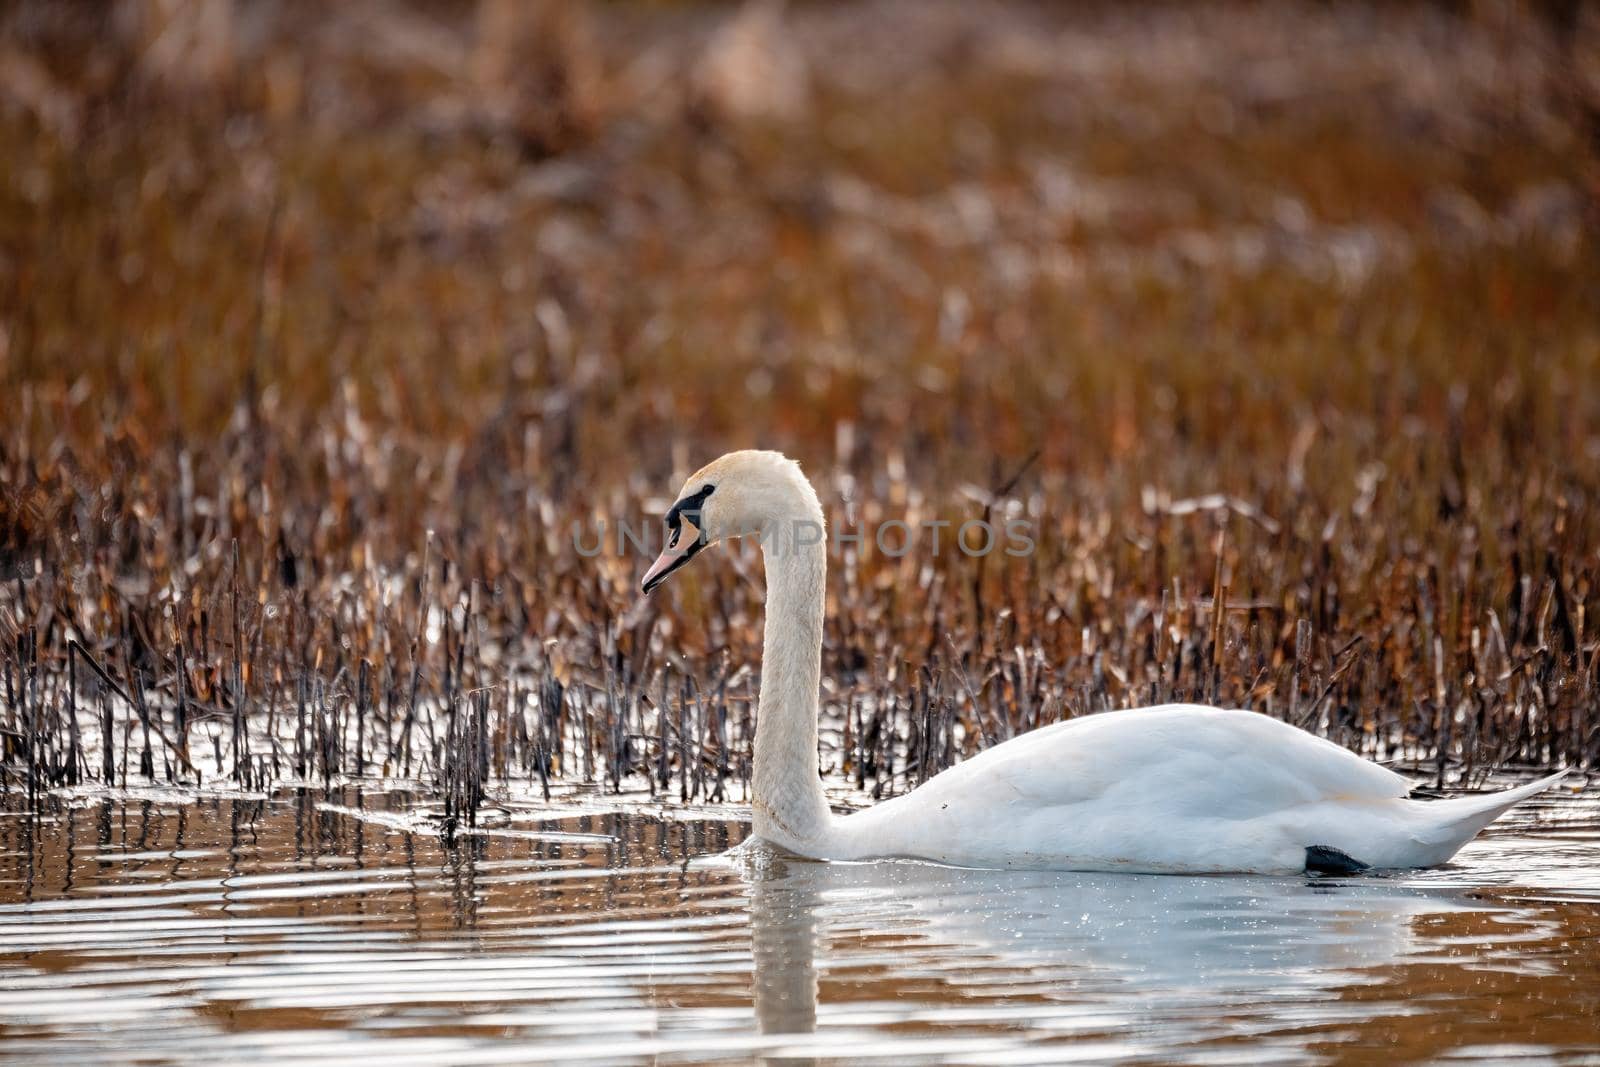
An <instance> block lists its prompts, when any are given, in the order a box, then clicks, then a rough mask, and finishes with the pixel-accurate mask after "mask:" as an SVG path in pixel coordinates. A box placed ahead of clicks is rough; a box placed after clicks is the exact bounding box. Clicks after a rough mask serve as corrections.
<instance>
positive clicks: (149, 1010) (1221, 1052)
mask: <svg viewBox="0 0 1600 1067" xmlns="http://www.w3.org/2000/svg"><path fill="white" fill-rule="evenodd" d="M742 815H743V812H741V811H740V810H739V809H734V808H726V809H715V808H691V809H684V808H678V807H675V806H672V805H656V804H652V803H650V802H648V801H613V800H608V799H607V798H604V797H601V796H598V795H595V796H588V797H583V796H579V797H576V798H573V799H571V800H569V801H568V802H566V803H564V804H561V805H551V806H540V805H532V804H530V805H527V806H524V807H520V808H518V807H512V808H509V809H508V810H502V811H500V812H498V814H497V818H496V819H495V820H494V825H493V826H492V827H491V828H490V829H489V830H488V832H487V833H482V834H479V835H474V836H465V837H460V838H458V839H457V842H456V843H455V844H454V845H453V846H450V847H446V846H445V845H444V844H443V843H442V842H441V840H440V838H439V837H438V835H437V834H435V833H433V832H431V830H430V826H431V823H430V820H429V818H428V813H427V811H426V809H425V808H424V807H422V806H420V805H418V804H416V803H413V802H411V801H410V800H409V799H408V798H407V797H406V796H404V795H402V794H396V793H382V792H374V793H368V794H367V795H365V796H364V797H358V796H355V795H354V794H347V795H343V796H338V797H334V798H327V797H323V796H321V795H320V794H313V793H309V792H303V793H299V794H296V793H287V794H282V795H275V796H272V797H266V798H262V797H244V796H238V797H234V796H224V795H212V796H199V797H196V796H194V795H183V794H178V793H163V792H159V791H152V792H149V793H137V792H135V793H120V794H117V795H112V796H106V795H99V796H96V795H79V796H74V797H65V798H62V797H57V798H52V799H50V800H49V801H48V802H45V803H42V804H41V805H40V808H39V810H37V811H28V810H26V809H25V808H24V806H23V805H22V803H21V802H20V801H19V800H18V799H17V798H15V797H11V798H8V799H7V800H5V801H4V806H3V807H0V1058H4V1059H7V1060H9V1061H16V1062H37V1063H50V1064H60V1063H82V1062H118V1063H144V1064H156V1063H219V1062H227V1063H236V1064H244V1063H254V1062H258V1061H265V1060H279V1059H285V1058H291V1057H292V1058H293V1060H294V1061H295V1062H296V1063H300V1064H306V1063H316V1062H328V1063H341V1064H343V1063H361V1062H375V1063H382V1064H384V1065H385V1067H399V1065H402V1064H409V1063H430V1064H431V1063H451V1064H475V1063H508V1062H526V1061H530V1060H559V1061H562V1062H579V1061H592V1062H602V1063H613V1062H621V1063H632V1062H651V1063H655V1062H666V1063H675V1062H701V1061H708V1060H709V1061H729V1062H749V1061H753V1060H763V1059H769V1060H784V1061H786V1062H794V1061H796V1060H814V1061H823V1062H828V1061H837V1062H852V1063H853V1062H861V1061H863V1060H871V1059H874V1058H876V1059H879V1060H881V1061H883V1062H895V1063H901V1062H959V1063H1060V1062H1067V1061H1086V1062H1095V1063H1101V1062H1119V1061H1130V1062H1160V1063H1233V1062H1252V1063H1257V1062H1283V1063H1295V1062H1304V1063H1364V1062H1372V1061H1374V1060H1379V1059H1381V1060H1383V1061H1384V1062H1387V1063H1421V1062H1438V1061H1449V1062H1454V1061H1458V1060H1480V1061H1485V1062H1495V1063H1503V1062H1508V1061H1517V1062H1524V1061H1525V1062H1583V1063H1593V1062H1600V790H1597V789H1596V788H1595V787H1594V786H1590V787H1588V788H1587V789H1586V790H1583V791H1574V790H1567V791H1564V792H1562V793H1561V794H1559V795H1552V796H1549V797H1546V798H1542V799H1541V800H1539V801H1538V802H1536V803H1533V804H1530V805H1528V806H1526V807H1524V808H1523V809H1521V810H1520V811H1519V812H1517V813H1515V814H1514V815H1513V816H1512V817H1510V818H1508V819H1507V820H1505V821H1503V822H1501V823H1499V824H1497V825H1496V826H1495V827H1494V828H1493V829H1492V830H1491V832H1490V833H1488V834H1486V835H1485V836H1483V837H1481V838H1480V839H1479V840H1477V841H1475V842H1473V843H1472V844H1471V845H1470V846H1468V848H1467V849H1466V850H1465V851H1463V852H1462V853H1461V854H1460V855H1459V856H1458V857H1457V860H1456V862H1455V863H1454V864H1453V865H1452V866H1450V867H1448V868H1444V869H1441V870H1436V871H1427V872H1418V873H1414V874H1406V875H1403V876H1390V877H1360V878H1348V879H1314V878H1258V877H1227V878H1183V877H1154V876H1134V875H1107V874H1075V873H1069V872H1040V871H968V870H955V869H951V868H945V867H939V866H935V865H929V864H920V863H911V862H881V863H861V864H823V863H812V862H805V861H799V860H794V859H788V858H782V857H778V856H774V855H771V854H770V853H766V852H764V851H760V850H753V849H749V848H745V849H737V850H735V851H734V852H732V853H731V854H730V853H729V850H730V848H732V847H733V846H736V845H738V844H739V842H740V841H741V839H742V838H743V837H744V836H745V835H746V833H747V832H748V824H747V823H746V822H744V821H743V820H742V818H741V816H742Z"/></svg>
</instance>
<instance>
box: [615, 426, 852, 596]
mask: <svg viewBox="0 0 1600 1067" xmlns="http://www.w3.org/2000/svg"><path fill="white" fill-rule="evenodd" d="M665 521H666V547H665V548H664V549H662V551H661V555H660V556H658V557H657V558H656V561H655V562H654V563H652V564H651V565H650V569H649V570H648V571H646V572H645V575H644V579H643V580H642V581H641V583H640V587H641V588H642V589H643V590H644V591H645V592H646V593H649V592H652V591H653V590H654V589H655V588H656V587H657V586H659V585H660V584H661V583H662V582H664V581H666V580H667V577H668V575H670V574H672V573H673V572H674V571H676V570H678V569H679V568H680V567H682V566H684V565H685V564H686V563H688V562H689V561H690V560H691V559H693V558H694V557H695V556H696V555H697V554H699V553H700V551H701V550H703V549H705V548H707V547H708V546H710V545H714V544H716V543H717V542H718V541H722V540H724V539H726V538H729V537H744V536H748V535H751V534H754V535H758V536H762V537H765V536H766V535H767V534H768V533H769V532H772V531H774V530H776V529H778V528H779V527H780V526H782V525H784V524H789V523H805V522H815V524H816V531H817V536H818V538H819V539H820V536H821V529H822V527H821V523H822V506H821V505H820V504H819V503H818V502H817V494H816V492H815V491H814V490H813V489H812V488H811V483H810V482H809V481H807V480H806V476H805V475H804V474H803V473H801V471H800V464H798V463H796V462H795V461H794V460H792V459H790V458H789V457H788V456H785V455H784V454H783V453H781V452H763V451H757V450H754V449H746V450H743V451H739V452H729V453H728V454H727V455H725V456H722V457H720V458H719V459H716V460H713V461H712V462H710V463H708V464H706V465H705V466H704V467H701V468H700V469H699V470H697V471H695V472H694V474H692V475H690V476H689V480H688V481H686V482H684V483H683V488H682V489H681V490H679V492H678V496H677V499H676V501H675V502H674V503H673V505H672V507H671V508H669V509H668V510H667V515H666V520H665Z"/></svg>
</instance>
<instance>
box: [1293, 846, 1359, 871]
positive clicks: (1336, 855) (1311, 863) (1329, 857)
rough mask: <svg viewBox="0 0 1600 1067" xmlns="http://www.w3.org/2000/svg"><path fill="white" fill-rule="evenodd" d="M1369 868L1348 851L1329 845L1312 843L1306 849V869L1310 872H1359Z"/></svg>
mask: <svg viewBox="0 0 1600 1067" xmlns="http://www.w3.org/2000/svg"><path fill="white" fill-rule="evenodd" d="M1371 869H1372V868H1371V867H1369V866H1368V865H1367V864H1365V863H1362V862H1361V861H1360V860H1358V859H1356V858H1355V857H1354V856H1352V855H1350V854H1349V853H1348V852H1341V851H1339V850H1338V849H1336V848H1334V847H1332V846H1331V845H1312V846H1310V847H1309V848H1307V849H1306V870H1307V871H1308V872H1310V873H1311V874H1360V873H1361V872H1362V871H1370V870H1371Z"/></svg>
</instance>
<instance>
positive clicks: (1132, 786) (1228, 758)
mask: <svg viewBox="0 0 1600 1067" xmlns="http://www.w3.org/2000/svg"><path fill="white" fill-rule="evenodd" d="M946 778H948V779H950V780H949V781H948V782H944V781H942V779H946ZM930 787H938V788H937V789H936V790H935V791H936V792H938V793H946V792H947V791H948V793H949V794H950V796H951V797H955V796H963V797H966V798H968V799H969V802H970V801H977V802H980V803H986V804H992V803H995V802H1000V803H1004V804H1008V806H1009V805H1010V804H1021V805H1024V806H1027V807H1031V808H1035V809H1037V808H1046V807H1048V808H1070V807H1074V806H1078V805H1083V804H1106V805H1111V806H1113V807H1121V806H1122V804H1124V803H1125V804H1127V805H1129V806H1132V807H1136V808H1138V809H1140V810H1142V811H1144V812H1145V813H1147V814H1157V815H1159V814H1163V813H1169V812H1170V813H1171V814H1174V815H1184V816H1194V815H1205V816H1208V817H1213V818H1224V819H1249V818H1255V817H1256V816H1259V815H1264V814H1271V813H1275V812H1281V811H1283V810H1284V809H1285V808H1290V807H1297V806H1299V805H1302V804H1316V803H1323V802H1327V801H1337V802H1343V803H1350V802H1356V803H1358V802H1362V801H1373V800H1387V799H1393V798H1396V797H1403V796H1405V795H1406V793H1407V792H1409V790H1410V788H1411V786H1410V783H1409V782H1408V781H1407V780H1406V779H1405V778H1403V777H1402V776H1400V775H1398V774H1396V773H1394V772H1393V771H1390V770H1387V769H1386V768H1383V767H1380V766H1378V765H1377V764H1375V763H1372V762H1370V761H1368V760H1365V759H1362V758H1361V757H1360V756H1357V755H1356V754H1355V753H1353V752H1350V751H1348V750H1347V749H1344V748H1341V747H1340V746H1338V745H1336V744H1334V743H1332V742H1331V741H1327V740H1324V739H1323V738H1319V737H1315V736H1313V735H1311V734H1309V733H1306V732H1305V731H1304V730H1300V729H1297V728H1296V727H1293V726H1290V725H1288V724H1287V723H1283V722H1280V721H1278V720H1277V719H1272V718H1269V717H1267V716H1265V715H1262V714H1260V713H1257V712H1252V711H1240V710H1230V709H1221V708H1208V707H1201V706H1198V705H1190V704H1169V705H1162V706H1159V707H1153V708H1138V709H1133V710H1129V711H1115V712H1104V713H1101V714H1096V715H1087V716H1083V717H1081V718H1078V719H1072V720H1069V721H1067V722H1064V723H1059V724H1057V725H1055V726H1050V727H1046V728H1044V729H1041V730H1035V731H1033V732H1031V733H1028V734H1023V735H1021V736H1020V737H1016V738H1014V739H1012V740H1010V741H1008V742H1006V743H1005V744H1002V745H998V746H996V747H995V748H993V749H990V750H988V751H987V752H984V753H981V754H980V755H978V756H976V757H974V758H973V759H971V760H968V761H967V762H965V763H963V764H960V765H958V766H956V767H954V768H952V769H951V770H950V771H947V772H945V774H942V775H940V776H938V777H937V778H934V779H933V780H932V781H930V782H929V783H928V785H927V786H924V787H923V788H924V789H928V788H930ZM920 791H921V790H919V792H920ZM913 795H915V794H913ZM930 799H932V798H931V797H930ZM1152 807H1154V808H1156V809H1158V810H1157V811H1154V812H1152V811H1151V810H1150V809H1151V808H1152Z"/></svg>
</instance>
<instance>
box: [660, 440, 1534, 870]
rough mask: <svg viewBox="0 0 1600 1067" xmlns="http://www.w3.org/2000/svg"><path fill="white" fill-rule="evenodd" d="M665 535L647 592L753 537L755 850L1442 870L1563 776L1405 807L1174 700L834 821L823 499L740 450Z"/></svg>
mask: <svg viewBox="0 0 1600 1067" xmlns="http://www.w3.org/2000/svg"><path fill="white" fill-rule="evenodd" d="M666 524H667V531H668V533H667V545H666V548H665V549H664V550H663V551H662V553H661V556H660V557H659V558H658V559H657V560H656V561H655V563H654V564H652V565H651V567H650V569H649V571H648V572H646V574H645V576H644V579H643V588H644V591H645V592H646V593H649V592H650V591H651V590H653V589H655V588H656V587H657V586H659V585H660V584H661V582H662V581H664V580H665V579H666V577H667V576H668V575H670V574H671V573H672V572H673V571H675V570H677V569H678V568H679V567H681V566H683V565H684V564H685V563H687V562H688V561H689V560H690V559H691V558H693V557H694V556H695V554H697V553H698V552H699V551H700V550H701V549H702V548H704V547H705V546H707V545H709V544H714V543H716V542H717V541H720V540H722V539H723V538H728V537H739V536H745V535H758V536H760V538H761V544H762V548H763V554H764V556H765V563H766V573H767V605H766V607H767V618H766V631H765V635H764V639H763V646H762V664H761V668H762V669H761V697H760V705H759V707H758V709H757V713H756V739H755V766H754V769H753V776H752V777H753V781H752V798H751V806H752V816H753V820H754V824H755V826H754V829H755V834H756V836H758V837H760V838H762V839H765V840H766V841H768V842H771V843H772V844H775V845H777V846H780V847H781V848H784V849H787V850H789V851H791V852H795V853H798V854H800V855H802V856H808V857H812V858H815V859H840V860H859V859H873V858H885V857H906V858H916V859H925V860H934V861H937V862H942V863H948V864H954V865H957V866H964V867H1058V868H1066V869H1073V870H1123V871H1142V872H1151V873H1159V872H1171V873H1189V874H1199V873H1220V872H1257V873H1290V872H1297V871H1303V870H1308V869H1309V870H1314V871H1325V872H1336V873H1348V872H1352V871H1358V870H1362V869H1365V868H1368V867H1375V868H1381V867H1430V866H1433V865H1435V864H1439V863H1443V862H1445V861H1446V860H1448V859H1449V858H1450V857H1451V856H1453V855H1454V854H1455V853H1456V850H1457V849H1459V848H1461V846H1462V845H1464V844H1466V843H1467V842H1468V841H1470V840H1471V839H1472V838H1473V836H1474V835H1476V834H1477V832H1478V831H1479V830H1481V829H1483V827H1485V826H1486V825H1488V824H1489V822H1490V821H1492V820H1493V819H1494V818H1495V817H1496V816H1497V815H1499V814H1500V813H1502V812H1504V811H1505V810H1506V809H1507V808H1510V807H1511V806H1512V805H1513V804H1516V803H1517V802H1518V801H1521V800H1524V799H1526V798H1528V797H1530V796H1533V795H1534V794H1535V793H1538V792H1540V791H1541V790H1543V789H1545V788H1547V787H1549V786H1550V785H1552V784H1554V783H1555V782H1556V781H1557V780H1559V779H1560V778H1561V777H1562V775H1560V774H1555V775H1552V776H1550V777H1548V778H1544V779H1541V780H1540V781H1537V782H1533V783H1531V784H1529V785H1525V786H1522V787H1520V788H1517V789H1508V790H1506V791H1504V792H1501V793H1495V794H1492V795H1489V796H1473V797H1462V798H1458V799H1452V800H1434V801H1416V800H1410V799H1407V793H1408V792H1409V791H1410V784H1409V783H1408V782H1407V781H1406V780H1405V779H1404V778H1402V777H1401V776H1400V775H1398V774H1396V773H1394V772H1393V771H1390V770H1387V769H1385V768H1383V767H1380V766H1378V765H1377V764H1375V763H1372V762H1369V761H1367V760H1364V759H1362V758H1361V757H1359V756H1357V755H1355V754H1354V753H1352V752H1349V751H1346V750H1345V749H1343V748H1340V747H1339V746H1338V745H1335V744H1333V743H1332V742H1330V741H1326V740H1324V739H1322V738H1318V737H1314V736H1312V735H1311V734H1308V733H1306V732H1305V731H1303V730H1299V729H1297V728H1295V727H1293V726H1290V725H1288V724H1286V723H1282V722H1279V721H1277V720H1276V719H1271V718H1268V717H1267V716H1265V715H1261V714H1258V713H1256V712H1251V711H1238V710H1224V709H1220V708H1207V707H1198V706H1194V705H1186V704H1172V705H1166V706H1163V707H1155V708H1140V709H1136V710H1131V711H1115V712H1106V713H1102V714H1097V715H1088V716H1084V717H1081V718H1076V719H1071V720H1069V721H1067V722H1063V723H1057V724H1056V725H1053V726H1045V727H1041V728H1040V729H1038V730H1034V731H1032V732H1031V733H1027V734H1023V735H1022V736H1020V737H1016V738H1013V739H1011V740H1010V741H1007V742H1005V743H1004V744H1000V745H996V746H995V747H993V748H990V749H987V750H985V751H983V752H980V753H979V754H978V755H976V756H974V757H973V758H972V759H969V760H967V761H965V762H963V763H960V764H958V765H957V766H955V767H952V768H950V769H949V770H947V771H945V772H944V773H942V774H940V775H938V776H936V777H934V778H933V779H931V780H929V781H928V782H926V783H925V784H923V785H922V786H921V787H920V788H918V789H917V790H915V791H914V792H911V793H908V794H906V795H904V796H900V797H896V798H894V799H893V800H888V801H885V802H884V803H882V804H878V805H876V806H875V807H872V808H869V809H867V810H865V811H861V812H857V813H855V814H853V815H847V816H843V817H840V816H835V815H834V814H833V813H832V812H831V811H830V810H829V808H828V804H827V801H826V800H825V799H824V797H823V793H822V784H821V782H820V780H819V777H818V773H817V697H818V688H819V685H820V681H821V665H822V618H823V599H824V598H823V592H824V589H823V586H824V582H825V580H826V571H827V550H826V546H825V543H824V541H825V538H824V535H823V515H822V507H821V505H820V504H819V503H818V502H817V495H816V492H815V491H814V490H813V489H812V488H811V483H810V482H808V481H807V480H806V478H805V475H804V474H802V473H801V471H800V467H799V465H798V464H796V463H795V462H794V461H793V460H790V459H788V458H787V457H785V456H783V455H781V454H779V453H777V452H757V451H743V452H730V453H729V454H727V455H725V456H723V457H722V458H721V459H718V460H716V461H715V462H713V463H712V464H710V465H709V466H707V467H705V468H703V469H702V470H700V471H699V472H698V473H696V474H695V475H694V476H693V477H691V478H690V479H689V480H688V482H686V483H685V484H684V487H683V491H682V492H681V493H680V494H679V497H678V500H677V502H676V503H675V504H674V505H673V506H672V509H671V510H670V511H669V512H668V513H667V518H666Z"/></svg>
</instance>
